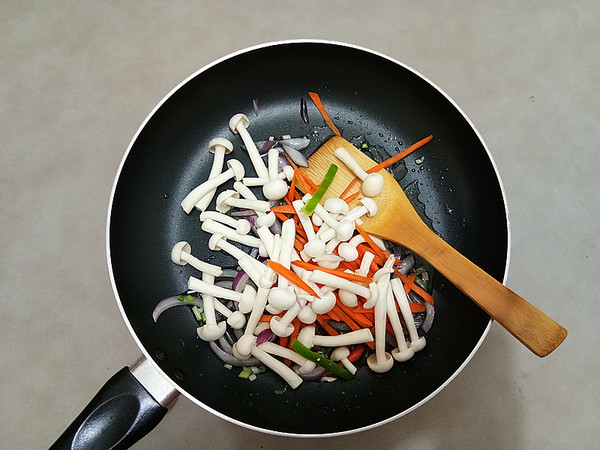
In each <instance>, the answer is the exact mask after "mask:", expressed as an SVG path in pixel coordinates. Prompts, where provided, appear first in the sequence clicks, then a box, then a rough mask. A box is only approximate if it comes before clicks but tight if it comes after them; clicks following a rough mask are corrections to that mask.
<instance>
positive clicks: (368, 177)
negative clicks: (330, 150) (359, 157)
mask: <svg viewBox="0 0 600 450" xmlns="http://www.w3.org/2000/svg"><path fill="white" fill-rule="evenodd" d="M334 154H335V156H337V157H338V159H339V160H340V161H342V162H343V163H344V164H346V166H348V168H349V169H350V170H351V171H352V172H354V174H355V175H356V176H357V177H358V178H360V179H361V180H362V188H361V191H362V193H363V194H364V195H366V196H367V197H375V196H376V195H378V194H379V193H380V192H381V190H382V189H383V175H381V174H380V173H377V172H375V173H367V172H366V171H365V170H364V169H363V168H362V167H361V166H360V164H358V162H357V161H356V160H355V159H354V157H353V156H352V155H351V154H350V153H348V151H347V150H346V149H344V148H342V147H340V148H338V149H337V150H336V151H335V152H334Z"/></svg>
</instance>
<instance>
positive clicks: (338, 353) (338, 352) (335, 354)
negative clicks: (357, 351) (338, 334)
mask: <svg viewBox="0 0 600 450" xmlns="http://www.w3.org/2000/svg"><path fill="white" fill-rule="evenodd" d="M348 355H350V350H349V349H348V347H338V348H336V349H335V350H334V351H332V352H331V355H330V356H329V359H331V360H332V361H341V360H342V359H344V358H347V357H348Z"/></svg>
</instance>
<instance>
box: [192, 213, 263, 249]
mask: <svg viewBox="0 0 600 450" xmlns="http://www.w3.org/2000/svg"><path fill="white" fill-rule="evenodd" d="M201 228H202V230H203V231H206V232H207V233H210V234H222V235H223V237H225V238H226V239H228V240H230V241H234V242H239V243H240V244H243V245H247V246H248V247H255V248H259V247H260V239H258V238H257V237H254V236H249V235H247V234H240V233H238V232H237V231H236V230H234V229H233V228H229V227H228V226H227V225H223V224H222V223H219V222H216V221H214V220H212V219H208V220H205V221H204V222H202V227H201Z"/></svg>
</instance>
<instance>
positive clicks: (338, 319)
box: [325, 309, 342, 322]
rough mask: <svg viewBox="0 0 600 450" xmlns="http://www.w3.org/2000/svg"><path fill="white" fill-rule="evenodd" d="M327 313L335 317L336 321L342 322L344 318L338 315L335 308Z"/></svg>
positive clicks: (331, 317)
mask: <svg viewBox="0 0 600 450" xmlns="http://www.w3.org/2000/svg"><path fill="white" fill-rule="evenodd" d="M325 315H326V316H329V318H330V319H333V320H335V321H336V322H341V321H342V319H341V318H340V316H338V315H337V314H336V313H335V311H334V310H333V309H332V310H331V311H329V312H328V313H326V314H325Z"/></svg>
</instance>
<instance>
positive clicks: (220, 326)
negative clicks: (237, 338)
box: [196, 321, 227, 341]
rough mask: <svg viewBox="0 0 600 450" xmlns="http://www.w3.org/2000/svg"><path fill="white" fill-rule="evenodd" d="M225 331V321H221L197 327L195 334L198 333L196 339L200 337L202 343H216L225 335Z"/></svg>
mask: <svg viewBox="0 0 600 450" xmlns="http://www.w3.org/2000/svg"><path fill="white" fill-rule="evenodd" d="M226 329H227V324H226V323H225V321H222V322H219V323H215V324H206V325H203V326H201V327H198V329H197V330H196V332H197V333H198V337H200V339H202V340H203V341H216V340H217V339H219V338H220V337H221V336H223V335H224V334H225V330H226Z"/></svg>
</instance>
